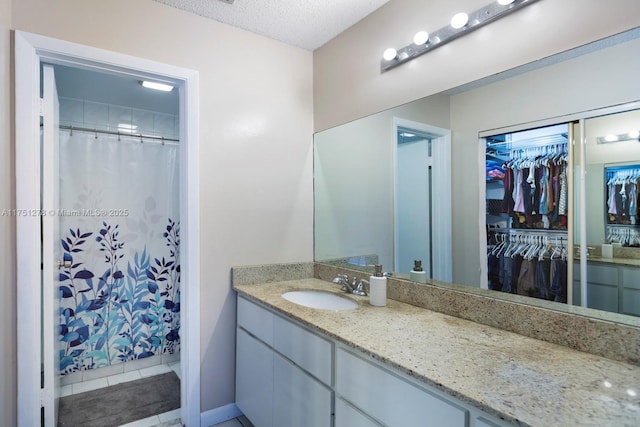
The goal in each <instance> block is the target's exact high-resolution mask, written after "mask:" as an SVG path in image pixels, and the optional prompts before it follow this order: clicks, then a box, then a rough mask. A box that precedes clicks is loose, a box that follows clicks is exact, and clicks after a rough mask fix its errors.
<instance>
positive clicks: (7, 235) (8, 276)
mask: <svg viewBox="0 0 640 427" xmlns="http://www.w3.org/2000/svg"><path fill="white" fill-rule="evenodd" d="M10 29H11V0H0V212H1V211H2V209H10V208H13V207H15V202H14V200H15V194H14V193H15V190H14V189H15V180H14V178H13V176H14V167H13V166H14V161H13V158H14V154H13V153H14V150H13V144H12V142H11V141H12V137H11V136H12V134H13V133H12V125H11V123H12V121H11V113H10V111H11V105H12V104H13V98H12V96H11V92H12V90H11V80H10V76H11V62H12V61H11V33H10ZM15 247H16V246H15V221H14V219H13V218H12V217H6V216H0V325H3V326H2V328H0V348H2V349H3V351H0V414H2V422H3V423H6V425H8V426H13V425H15V424H16V422H17V421H16V417H17V407H16V385H17V384H16V381H17V380H16V360H17V354H16V353H15V352H13V351H6V350H4V349H9V348H15V346H16V304H15V301H16V286H15V282H16V257H15Z"/></svg>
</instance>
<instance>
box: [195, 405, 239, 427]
mask: <svg viewBox="0 0 640 427" xmlns="http://www.w3.org/2000/svg"><path fill="white" fill-rule="evenodd" d="M241 415H242V411H241V410H240V409H239V408H238V407H237V406H236V404H235V403H230V404H228V405H224V406H221V407H219V408H215V409H211V410H209V411H206V412H202V413H201V414H200V427H211V426H214V425H216V424H220V423H223V422H225V421H228V420H232V419H234V418H238V417H239V416H241Z"/></svg>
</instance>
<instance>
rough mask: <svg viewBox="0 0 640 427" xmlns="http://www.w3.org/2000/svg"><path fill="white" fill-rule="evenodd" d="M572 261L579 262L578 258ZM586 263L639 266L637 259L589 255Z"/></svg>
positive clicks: (639, 260) (639, 262) (639, 261)
mask: <svg viewBox="0 0 640 427" xmlns="http://www.w3.org/2000/svg"><path fill="white" fill-rule="evenodd" d="M574 259H575V260H576V261H579V260H580V257H575V258H574ZM587 261H592V262H600V263H605V264H617V265H630V266H634V267H639V266H640V259H638V258H621V257H613V258H607V257H602V256H597V255H589V256H588V257H587Z"/></svg>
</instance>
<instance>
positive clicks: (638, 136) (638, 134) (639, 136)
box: [596, 130, 640, 144]
mask: <svg viewBox="0 0 640 427" xmlns="http://www.w3.org/2000/svg"><path fill="white" fill-rule="evenodd" d="M631 140H636V141H640V131H637V130H633V131H631V132H627V133H619V134H617V135H616V134H610V135H607V136H599V137H597V138H596V142H597V143H598V144H611V143H612V142H621V141H631Z"/></svg>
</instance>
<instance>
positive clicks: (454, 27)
mask: <svg viewBox="0 0 640 427" xmlns="http://www.w3.org/2000/svg"><path fill="white" fill-rule="evenodd" d="M536 1H537V0H494V1H493V2H492V3H490V4H488V5H487V6H485V7H483V8H481V9H478V10H476V11H474V12H472V13H469V14H466V13H464V12H460V13H457V14H456V15H454V17H453V18H451V25H447V26H446V27H443V28H440V29H439V30H437V31H433V32H431V33H428V32H427V31H420V32H418V33H416V35H415V36H414V37H413V43H411V44H409V45H407V46H405V47H403V48H401V49H394V48H388V49H387V50H385V51H384V53H383V55H382V62H381V64H380V68H381V71H382V72H385V71H388V70H390V69H392V68H394V67H397V66H398V65H401V64H404V63H405V62H408V61H411V60H412V59H413V58H416V57H418V56H420V55H422V54H424V53H427V52H429V51H430V50H433V49H435V48H437V47H440V46H443V45H445V44H446V43H448V42H450V41H452V40H455V39H457V38H458V37H461V36H463V35H464V34H467V33H469V32H471V31H473V30H475V29H478V28H480V27H482V26H483V25H486V24H488V23H489V22H492V21H495V20H496V19H499V18H502V17H503V16H506V15H508V14H509V13H511V12H515V11H516V10H518V9H520V8H522V7H524V6H527V5H530V4H531V3H534V2H536Z"/></svg>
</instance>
